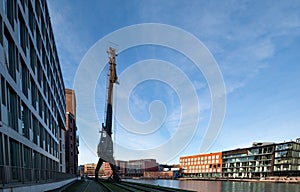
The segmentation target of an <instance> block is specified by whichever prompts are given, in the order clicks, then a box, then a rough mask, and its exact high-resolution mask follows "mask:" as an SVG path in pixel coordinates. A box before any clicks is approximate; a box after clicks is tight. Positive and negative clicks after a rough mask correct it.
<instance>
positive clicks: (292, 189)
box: [124, 179, 300, 192]
mask: <svg viewBox="0 0 300 192" xmlns="http://www.w3.org/2000/svg"><path fill="white" fill-rule="evenodd" d="M124 180H125V181H132V182H139V183H147V184H152V185H160V186H166V187H174V188H180V189H187V190H193V191H200V192H248V191H249V192H300V184H292V183H264V182H231V181H195V180H185V181H179V180H164V179H157V180H143V179H138V180H133V179H124Z"/></svg>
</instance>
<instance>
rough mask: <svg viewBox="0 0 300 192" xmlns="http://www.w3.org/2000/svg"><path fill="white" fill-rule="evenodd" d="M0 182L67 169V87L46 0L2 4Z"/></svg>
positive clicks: (41, 177)
mask: <svg viewBox="0 0 300 192" xmlns="http://www.w3.org/2000/svg"><path fill="white" fill-rule="evenodd" d="M0 85H1V89H0V91H1V93H0V96H1V99H0V100H1V104H0V107H1V110H0V173H1V174H0V182H1V183H4V184H5V183H11V182H21V181H22V182H25V181H35V182H37V181H40V180H47V181H49V180H51V179H55V177H56V176H57V175H58V172H59V171H64V167H65V162H64V158H63V157H62V156H61V155H62V154H64V147H63V144H64V132H65V124H66V123H65V105H66V104H65V87H64V81H63V78H62V72H61V68H60V63H59V59H58V54H57V50H56V45H55V41H54V36H53V31H52V27H51V23H50V17H49V12H48V7H47V3H46V1H45V0H2V1H1V4H0Z"/></svg>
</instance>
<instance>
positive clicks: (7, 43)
mask: <svg viewBox="0 0 300 192" xmlns="http://www.w3.org/2000/svg"><path fill="white" fill-rule="evenodd" d="M4 52H5V54H4V57H5V63H6V68H7V69H8V72H9V74H10V76H11V77H12V78H13V79H14V81H16V69H17V57H16V47H15V44H14V42H13V40H12V38H11V37H10V35H9V33H8V32H7V33H5V35H4Z"/></svg>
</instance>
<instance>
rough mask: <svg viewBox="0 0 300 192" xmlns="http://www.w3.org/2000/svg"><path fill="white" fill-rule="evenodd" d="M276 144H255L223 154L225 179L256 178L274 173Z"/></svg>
mask: <svg viewBox="0 0 300 192" xmlns="http://www.w3.org/2000/svg"><path fill="white" fill-rule="evenodd" d="M274 148H275V145H274V144H269V143H261V144H260V145H257V144H254V145H253V147H249V148H243V149H235V150H230V151H224V152H223V177H232V178H255V177H266V176H270V175H272V173H273V158H274V157H273V154H274Z"/></svg>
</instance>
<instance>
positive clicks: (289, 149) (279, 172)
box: [274, 138, 300, 176]
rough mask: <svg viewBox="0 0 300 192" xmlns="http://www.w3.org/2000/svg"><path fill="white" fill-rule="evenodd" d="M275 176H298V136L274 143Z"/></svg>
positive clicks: (299, 163) (299, 147)
mask: <svg viewBox="0 0 300 192" xmlns="http://www.w3.org/2000/svg"><path fill="white" fill-rule="evenodd" d="M274 175H275V176H300V138H298V139H296V141H289V142H283V143H279V144H276V146H275V160H274Z"/></svg>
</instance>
